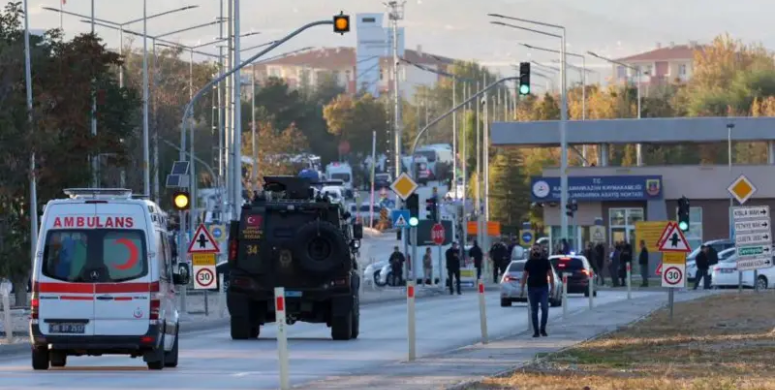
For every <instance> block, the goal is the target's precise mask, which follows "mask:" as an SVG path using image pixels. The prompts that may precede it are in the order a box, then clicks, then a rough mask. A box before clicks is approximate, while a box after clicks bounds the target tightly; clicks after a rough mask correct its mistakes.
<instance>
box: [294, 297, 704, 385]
mask: <svg viewBox="0 0 775 390" xmlns="http://www.w3.org/2000/svg"><path fill="white" fill-rule="evenodd" d="M707 294H708V293H705V292H696V293H676V295H675V300H676V302H680V301H685V300H690V299H696V298H699V297H701V296H704V295H707ZM665 295H667V294H665ZM666 301H667V300H666V299H656V300H655V299H654V298H653V297H646V298H638V299H633V300H630V301H627V300H623V301H620V302H616V303H613V304H609V305H607V306H603V307H595V308H594V309H593V310H592V311H591V312H590V311H587V310H584V311H581V312H577V313H576V314H570V315H569V316H568V318H567V319H566V320H562V318H561V317H558V318H556V319H552V320H550V325H549V329H548V332H549V337H548V338H539V339H534V338H532V337H530V335H529V334H528V332H527V329H526V326H523V325H524V324H523V323H520V325H519V328H524V329H515V332H518V333H516V334H514V335H511V336H508V337H505V338H503V339H500V340H491V341H490V343H489V344H487V345H482V344H476V345H472V346H468V347H463V348H460V349H458V350H455V351H451V352H449V353H446V354H443V355H436V356H431V357H426V358H422V359H419V360H417V361H414V362H411V363H407V362H400V363H394V364H390V365H386V366H381V367H375V368H373V369H371V370H370V371H368V372H363V373H359V374H358V375H352V376H339V377H331V378H329V379H326V380H324V381H320V382H316V383H307V384H305V385H301V386H299V388H305V389H325V390H329V389H354V388H369V390H390V389H402V390H431V389H433V390H436V389H448V390H464V389H466V387H468V385H470V384H472V383H475V382H478V381H480V380H482V379H483V378H485V377H490V376H498V375H501V374H506V373H509V372H511V371H513V370H515V369H517V368H519V367H520V366H522V365H524V364H526V363H529V362H531V361H532V360H533V359H535V358H536V356H537V355H539V356H540V355H541V354H546V353H551V352H557V351H559V350H562V349H564V348H568V347H570V346H573V345H575V344H578V343H581V342H584V341H586V340H589V339H591V338H594V337H598V336H600V335H602V334H605V333H609V332H612V331H615V330H617V329H618V328H619V327H621V326H624V325H627V324H629V323H631V322H633V321H637V320H639V319H641V318H643V317H644V316H647V315H648V314H650V313H651V312H653V311H654V310H656V309H659V308H661V307H663V306H664V305H665V304H666Z"/></svg>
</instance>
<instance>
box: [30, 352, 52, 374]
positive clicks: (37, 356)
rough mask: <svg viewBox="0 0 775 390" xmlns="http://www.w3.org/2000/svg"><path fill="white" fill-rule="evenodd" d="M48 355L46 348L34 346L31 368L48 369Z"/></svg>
mask: <svg viewBox="0 0 775 390" xmlns="http://www.w3.org/2000/svg"><path fill="white" fill-rule="evenodd" d="M48 364H49V355H48V349H43V348H34V349H33V350H32V369H33V370H48Z"/></svg>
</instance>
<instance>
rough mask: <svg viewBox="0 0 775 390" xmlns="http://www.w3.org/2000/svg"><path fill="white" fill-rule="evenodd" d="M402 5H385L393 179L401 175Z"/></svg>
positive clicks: (392, 2) (394, 3)
mask: <svg viewBox="0 0 775 390" xmlns="http://www.w3.org/2000/svg"><path fill="white" fill-rule="evenodd" d="M404 4H406V1H403V2H401V4H399V3H398V2H397V1H391V2H389V3H388V4H387V6H388V7H390V22H391V26H392V29H393V45H392V46H393V47H392V49H393V113H394V115H395V117H394V122H393V132H394V133H395V134H394V136H395V145H394V147H395V151H394V153H393V156H394V158H395V177H398V175H400V174H401V127H402V123H401V91H400V89H399V82H398V66H399V64H400V62H399V59H398V21H399V20H403V18H404Z"/></svg>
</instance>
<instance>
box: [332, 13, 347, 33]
mask: <svg viewBox="0 0 775 390" xmlns="http://www.w3.org/2000/svg"><path fill="white" fill-rule="evenodd" d="M346 32H350V15H345V14H344V13H343V12H340V13H339V15H334V33H336V34H342V35H344V33H346Z"/></svg>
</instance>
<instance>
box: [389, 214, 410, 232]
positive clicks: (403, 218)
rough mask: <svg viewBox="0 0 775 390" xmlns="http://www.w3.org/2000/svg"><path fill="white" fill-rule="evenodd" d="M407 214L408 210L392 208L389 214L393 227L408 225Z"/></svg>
mask: <svg viewBox="0 0 775 390" xmlns="http://www.w3.org/2000/svg"><path fill="white" fill-rule="evenodd" d="M409 216H410V215H409V210H393V212H392V215H391V217H392V218H393V227H397V228H405V227H409Z"/></svg>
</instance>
